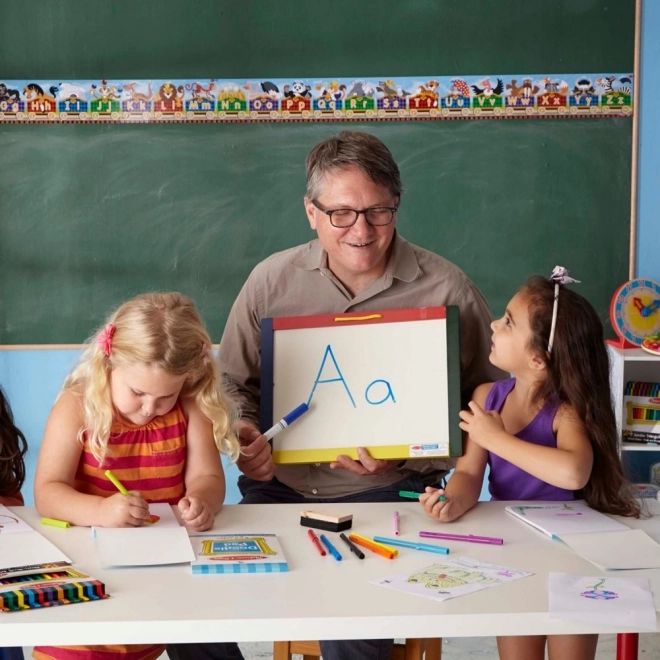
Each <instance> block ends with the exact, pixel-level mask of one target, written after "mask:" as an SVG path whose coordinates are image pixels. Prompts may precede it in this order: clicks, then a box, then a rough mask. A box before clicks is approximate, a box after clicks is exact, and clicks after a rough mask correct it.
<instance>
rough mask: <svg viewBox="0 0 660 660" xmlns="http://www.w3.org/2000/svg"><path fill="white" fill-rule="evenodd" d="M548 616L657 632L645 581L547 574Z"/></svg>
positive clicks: (616, 628) (646, 581)
mask: <svg viewBox="0 0 660 660" xmlns="http://www.w3.org/2000/svg"><path fill="white" fill-rule="evenodd" d="M548 592H549V597H550V604H549V614H550V617H552V618H554V619H566V620H568V621H581V622H583V623H596V624H603V625H611V626H612V627H613V629H614V630H613V632H616V631H620V630H621V629H622V628H633V629H635V630H639V631H642V630H644V631H646V630H657V627H656V613H655V606H654V604H653V595H652V594H651V589H650V586H649V581H648V580H647V579H646V578H632V577H631V578H611V577H606V578H602V577H583V576H581V575H570V574H568V573H550V575H549V576H548Z"/></svg>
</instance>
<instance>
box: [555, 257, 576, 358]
mask: <svg viewBox="0 0 660 660" xmlns="http://www.w3.org/2000/svg"><path fill="white" fill-rule="evenodd" d="M550 280H551V281H552V282H554V283H555V301H554V303H553V305H552V325H551V326H550V339H548V353H552V344H553V343H554V341H555V326H556V325H557V305H558V302H559V285H560V284H579V283H580V280H575V279H573V278H572V277H569V276H568V269H567V268H564V267H563V266H555V267H554V268H553V270H552V275H550Z"/></svg>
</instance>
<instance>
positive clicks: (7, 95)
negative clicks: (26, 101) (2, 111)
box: [0, 83, 21, 103]
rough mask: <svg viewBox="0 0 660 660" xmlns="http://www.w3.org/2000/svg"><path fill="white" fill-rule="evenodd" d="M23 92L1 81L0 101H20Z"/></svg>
mask: <svg viewBox="0 0 660 660" xmlns="http://www.w3.org/2000/svg"><path fill="white" fill-rule="evenodd" d="M20 100H21V93H20V92H19V91H18V90H17V89H11V88H10V87H7V85H5V84H4V83H0V101H7V102H10V103H11V102H12V101H20Z"/></svg>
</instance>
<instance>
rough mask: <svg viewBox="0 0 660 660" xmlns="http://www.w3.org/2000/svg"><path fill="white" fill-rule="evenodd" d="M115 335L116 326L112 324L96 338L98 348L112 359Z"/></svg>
mask: <svg viewBox="0 0 660 660" xmlns="http://www.w3.org/2000/svg"><path fill="white" fill-rule="evenodd" d="M114 334H115V326H114V325H112V323H108V325H106V326H105V328H103V330H101V332H99V334H98V335H97V337H96V343H97V345H98V347H99V348H100V349H101V350H102V351H103V352H104V353H105V354H106V355H107V356H108V357H110V353H112V336H113V335H114Z"/></svg>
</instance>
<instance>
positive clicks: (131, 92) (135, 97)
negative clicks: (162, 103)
mask: <svg viewBox="0 0 660 660" xmlns="http://www.w3.org/2000/svg"><path fill="white" fill-rule="evenodd" d="M137 86H138V83H137V82H130V83H126V84H125V85H124V93H123V98H124V99H125V100H126V101H151V97H152V96H153V92H152V91H151V80H150V81H149V85H148V86H147V91H146V93H144V92H140V91H138V88H137Z"/></svg>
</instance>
